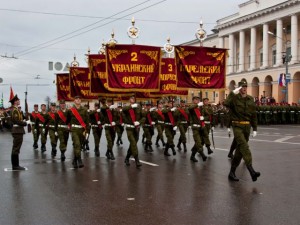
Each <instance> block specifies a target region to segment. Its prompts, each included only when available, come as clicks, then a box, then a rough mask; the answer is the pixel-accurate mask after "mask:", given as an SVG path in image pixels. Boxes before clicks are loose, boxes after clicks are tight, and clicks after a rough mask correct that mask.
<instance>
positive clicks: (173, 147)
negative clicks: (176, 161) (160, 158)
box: [171, 146, 176, 155]
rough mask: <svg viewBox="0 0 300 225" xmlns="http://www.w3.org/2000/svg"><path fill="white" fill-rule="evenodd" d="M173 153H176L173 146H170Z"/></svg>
mask: <svg viewBox="0 0 300 225" xmlns="http://www.w3.org/2000/svg"><path fill="white" fill-rule="evenodd" d="M171 149H172V153H173V155H176V151H175V146H171Z"/></svg>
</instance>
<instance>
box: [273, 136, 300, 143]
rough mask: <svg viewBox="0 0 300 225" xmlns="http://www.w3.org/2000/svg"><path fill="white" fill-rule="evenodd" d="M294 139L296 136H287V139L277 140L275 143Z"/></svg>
mask: <svg viewBox="0 0 300 225" xmlns="http://www.w3.org/2000/svg"><path fill="white" fill-rule="evenodd" d="M293 137H295V136H286V137H283V138H280V139H277V140H275V141H274V142H284V141H286V140H289V139H291V138H293Z"/></svg>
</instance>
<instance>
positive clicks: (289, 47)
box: [184, 0, 300, 103]
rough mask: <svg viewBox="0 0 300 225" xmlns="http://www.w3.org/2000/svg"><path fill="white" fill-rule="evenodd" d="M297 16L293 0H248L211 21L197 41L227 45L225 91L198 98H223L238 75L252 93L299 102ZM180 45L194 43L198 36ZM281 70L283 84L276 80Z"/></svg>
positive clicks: (298, 3)
mask: <svg viewBox="0 0 300 225" xmlns="http://www.w3.org/2000/svg"><path fill="white" fill-rule="evenodd" d="M299 18H300V1H299V0H288V1H284V0H250V1H246V2H245V3H242V4H240V5H239V12H237V13H235V14H233V15H230V16H227V17H225V18H222V19H219V20H217V25H216V26H215V28H214V29H213V34H209V35H208V36H207V38H206V39H205V40H204V42H203V46H206V47H213V46H214V47H217V48H226V49H228V58H227V72H226V90H225V91H224V90H221V91H219V90H212V91H209V92H205V93H202V92H201V95H202V97H209V98H210V100H211V101H213V102H216V103H217V102H219V101H223V100H224V99H225V98H226V96H227V94H228V93H229V91H230V90H232V89H234V88H235V87H236V85H237V84H238V82H239V81H241V80H242V79H244V80H246V81H247V82H248V94H250V95H252V96H253V97H261V96H265V97H270V96H272V97H274V98H275V100H276V101H277V102H282V101H286V100H288V102H289V103H293V102H295V103H300V64H299V62H300V56H299V55H300V54H299V53H300V48H299V37H300V32H299V31H300V27H299V24H300V23H299ZM204 24H205V23H204ZM204 26H205V25H204ZM184 45H193V46H199V41H198V40H193V41H190V42H187V43H184ZM282 73H284V74H287V78H289V75H290V80H289V82H288V83H287V87H285V86H281V85H280V84H279V82H278V79H279V75H280V74H282ZM191 92H192V93H191V95H194V94H195V93H194V92H199V91H198V90H191ZM196 94H198V93H196ZM199 94H200V93H199ZM191 95H190V96H191Z"/></svg>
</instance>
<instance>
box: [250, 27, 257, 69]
mask: <svg viewBox="0 0 300 225" xmlns="http://www.w3.org/2000/svg"><path fill="white" fill-rule="evenodd" d="M250 39H251V43H250V69H249V70H250V71H251V70H254V69H255V61H256V28H255V27H251V37H250Z"/></svg>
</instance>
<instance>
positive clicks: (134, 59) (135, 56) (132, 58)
mask: <svg viewBox="0 0 300 225" xmlns="http://www.w3.org/2000/svg"><path fill="white" fill-rule="evenodd" d="M131 61H132V62H137V61H138V59H137V53H136V52H131Z"/></svg>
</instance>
